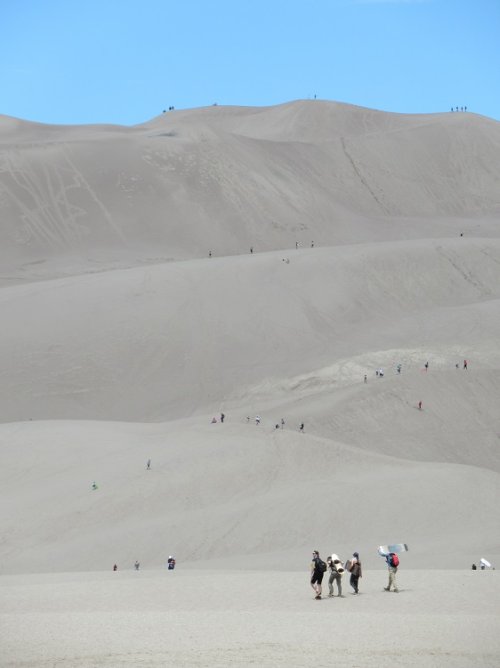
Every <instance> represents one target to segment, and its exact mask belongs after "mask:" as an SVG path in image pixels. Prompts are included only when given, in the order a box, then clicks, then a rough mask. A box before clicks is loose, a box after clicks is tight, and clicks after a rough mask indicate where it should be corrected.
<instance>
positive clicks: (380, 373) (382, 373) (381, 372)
mask: <svg viewBox="0 0 500 668" xmlns="http://www.w3.org/2000/svg"><path fill="white" fill-rule="evenodd" d="M378 377H379V378H383V377H384V371H383V369H379V370H378Z"/></svg>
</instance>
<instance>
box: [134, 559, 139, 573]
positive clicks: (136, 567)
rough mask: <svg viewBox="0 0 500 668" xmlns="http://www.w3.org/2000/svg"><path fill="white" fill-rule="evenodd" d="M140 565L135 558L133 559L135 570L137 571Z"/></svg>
mask: <svg viewBox="0 0 500 668" xmlns="http://www.w3.org/2000/svg"><path fill="white" fill-rule="evenodd" d="M140 566H141V564H140V563H139V562H138V561H137V559H136V560H135V564H134V568H135V570H136V571H138V570H139V568H140Z"/></svg>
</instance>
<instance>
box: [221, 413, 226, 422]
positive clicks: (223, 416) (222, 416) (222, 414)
mask: <svg viewBox="0 0 500 668" xmlns="http://www.w3.org/2000/svg"><path fill="white" fill-rule="evenodd" d="M225 417H226V416H225V415H224V413H221V414H220V421H221V422H224V418H225Z"/></svg>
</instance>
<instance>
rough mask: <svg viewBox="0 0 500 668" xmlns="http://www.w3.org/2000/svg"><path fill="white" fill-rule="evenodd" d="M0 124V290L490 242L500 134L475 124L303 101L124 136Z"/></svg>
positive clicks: (455, 117) (151, 126)
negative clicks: (189, 261)
mask: <svg viewBox="0 0 500 668" xmlns="http://www.w3.org/2000/svg"><path fill="white" fill-rule="evenodd" d="M0 121H1V122H0V128H2V130H3V131H0V193H1V202H2V221H3V222H2V231H1V238H0V241H1V244H0V248H1V253H2V264H3V266H4V267H6V268H8V275H9V276H10V277H11V279H13V278H17V279H18V280H19V279H23V278H26V277H29V276H30V275H32V272H33V270H35V275H36V276H40V272H41V273H42V274H45V275H52V276H54V275H61V274H64V273H71V271H72V269H71V268H73V270H74V268H75V267H76V266H77V265H79V266H80V268H81V269H82V270H85V271H87V270H92V269H95V268H96V267H101V268H102V267H103V266H104V267H109V266H114V265H118V266H130V265H131V264H135V263H137V262H139V261H142V262H151V261H153V262H154V261H155V260H161V261H165V260H169V259H179V258H184V259H186V258H192V257H204V256H206V255H207V254H208V251H209V250H212V251H213V252H214V253H215V254H217V255H228V254H240V253H242V252H247V251H248V249H249V247H250V246H254V247H255V248H256V249H258V250H270V249H278V248H286V247H291V246H293V245H294V244H295V241H299V242H302V243H304V244H307V245H309V244H310V241H311V240H315V241H316V243H317V244H320V245H331V244H338V243H351V242H355V243H357V242H360V241H374V240H377V241H381V240H384V239H404V238H418V237H421V236H433V237H439V236H443V235H446V236H447V235H449V234H453V235H458V233H459V232H460V231H463V229H465V230H466V231H467V232H469V231H472V230H473V231H474V232H475V233H479V236H490V235H491V234H494V232H493V230H494V229H495V227H496V225H495V223H494V220H495V216H496V215H497V214H498V212H499V210H500V199H499V195H498V188H497V182H496V173H497V167H498V151H499V147H500V129H499V125H498V123H496V122H494V121H491V120H490V119H487V118H482V117H479V116H475V115H474V114H451V113H450V114H437V115H423V116H412V115H400V114H387V113H382V112H375V111H372V110H366V109H362V108H358V107H351V106H349V105H338V104H335V103H326V102H325V103H324V102H317V103H311V102H304V101H302V102H295V103H290V104H287V105H281V106H278V107H271V108H268V109H258V110H256V109H252V108H250V109H241V108H232V107H229V108H224V107H212V108H209V109H202V110H195V111H186V112H174V113H169V114H164V115H162V116H161V117H159V118H156V119H153V120H152V121H151V122H150V123H146V124H144V125H140V126H135V127H131V128H127V127H122V128H120V127H116V126H81V127H70V126H67V127H65V126H43V125H40V124H36V123H26V122H21V121H17V120H15V119H10V118H6V117H2V118H1V119H0ZM457 217H458V218H459V219H458V220H457V219H456V218H457ZM408 218H412V219H413V220H412V221H410V222H407V219H408ZM436 218H438V220H436ZM479 219H481V220H479ZM50 261H52V262H53V263H54V264H53V265H52V264H51V262H50ZM33 262H38V263H39V264H38V265H33V264H31V263H33ZM42 262H43V263H44V265H43V266H41V263H42Z"/></svg>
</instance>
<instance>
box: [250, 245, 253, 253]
mask: <svg viewBox="0 0 500 668" xmlns="http://www.w3.org/2000/svg"><path fill="white" fill-rule="evenodd" d="M252 253H253V246H250V255H251V254H252Z"/></svg>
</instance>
